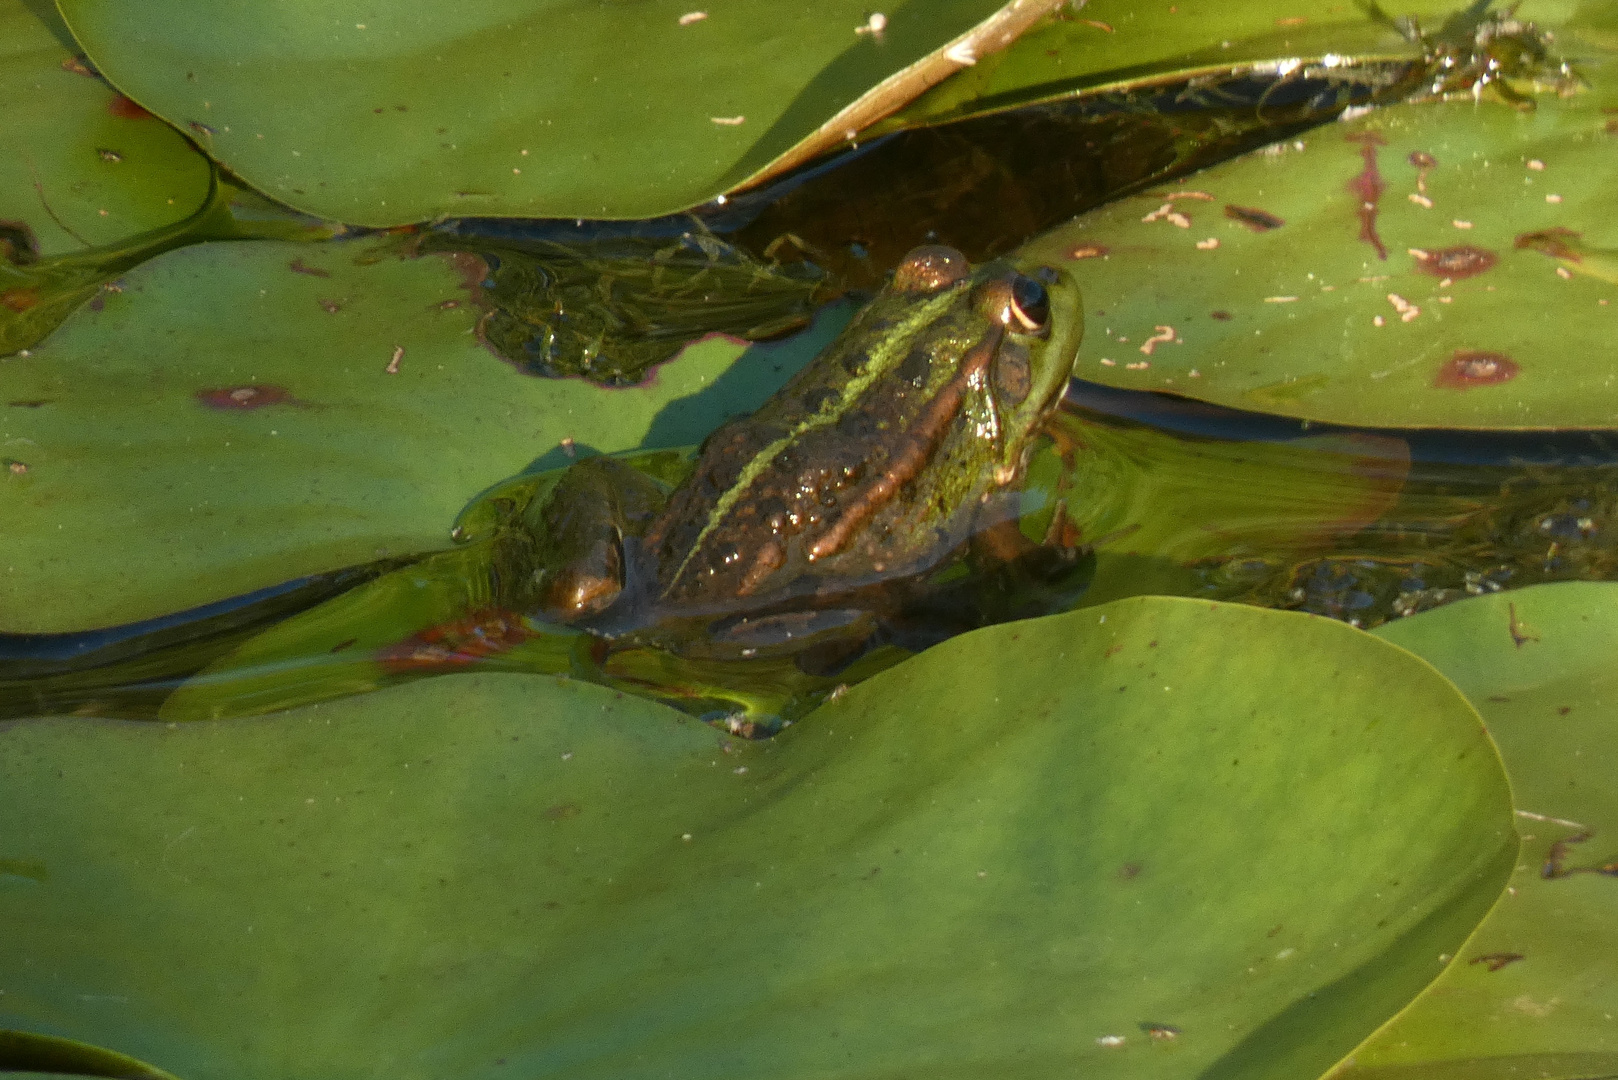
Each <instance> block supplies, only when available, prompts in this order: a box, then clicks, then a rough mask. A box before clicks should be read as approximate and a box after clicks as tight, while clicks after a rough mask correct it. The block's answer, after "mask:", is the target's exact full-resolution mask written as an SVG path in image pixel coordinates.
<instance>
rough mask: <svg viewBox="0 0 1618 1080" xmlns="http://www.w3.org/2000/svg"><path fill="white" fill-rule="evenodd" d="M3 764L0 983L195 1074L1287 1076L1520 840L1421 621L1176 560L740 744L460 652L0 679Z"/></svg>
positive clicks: (1437, 942) (1394, 978)
mask: <svg viewBox="0 0 1618 1080" xmlns="http://www.w3.org/2000/svg"><path fill="white" fill-rule="evenodd" d="M1282 656H1284V657H1285V663H1283V664H1278V663H1276V658H1277V657H1282ZM1242 673H1248V674H1249V676H1250V677H1241V675H1242ZM0 778H3V779H0V806H3V807H4V809H3V811H0V856H3V857H4V858H6V859H7V860H9V861H8V862H7V863H6V864H4V865H6V866H8V867H13V868H15V867H27V868H28V870H27V872H26V873H21V874H19V873H17V872H12V873H11V874H10V875H9V876H0V921H3V922H4V924H5V925H6V926H7V927H8V928H10V931H11V932H9V933H7V934H6V935H4V936H3V937H0V971H4V972H5V979H6V994H5V995H4V997H3V998H0V1026H8V1027H14V1028H18V1029H22V1030H28V1031H39V1032H42V1033H46V1034H54V1035H60V1036H65V1037H68V1038H74V1039H79V1040H83V1041H86V1042H90V1043H93V1044H95V1045H98V1046H104V1047H107V1048H109V1049H112V1050H116V1051H119V1052H122V1053H127V1054H131V1055H134V1056H136V1057H138V1058H140V1059H142V1060H145V1061H148V1062H151V1063H152V1064H153V1065H155V1066H157V1067H160V1068H163V1069H166V1070H168V1071H170V1072H173V1073H174V1074H175V1075H178V1076H182V1077H187V1078H191V1080H201V1078H204V1077H211V1076H230V1077H233V1078H236V1080H249V1078H251V1077H256V1076H265V1077H275V1078H277V1080H286V1078H295V1077H303V1076H308V1077H329V1076H333V1075H357V1074H360V1073H364V1074H367V1075H369V1074H373V1073H385V1074H387V1075H389V1076H394V1077H401V1078H409V1077H417V1076H443V1075H455V1076H460V1077H468V1078H474V1077H482V1076H490V1077H498V1076H504V1075H507V1074H510V1073H511V1072H512V1070H516V1071H517V1072H520V1073H522V1074H523V1075H528V1076H540V1075H554V1076H568V1077H590V1076H603V1077H605V1076H611V1077H615V1078H624V1077H636V1076H654V1075H656V1076H667V1075H675V1076H698V1075H700V1076H705V1077H727V1076H738V1077H741V1076H746V1077H767V1076H779V1077H799V1076H804V1075H810V1074H813V1075H818V1076H827V1077H834V1076H838V1077H843V1076H846V1077H856V1076H860V1077H876V1076H892V1075H899V1074H909V1073H912V1072H915V1071H917V1070H920V1071H923V1072H925V1073H926V1074H927V1075H929V1076H940V1077H956V1076H959V1077H968V1076H973V1077H977V1076H985V1075H994V1076H1002V1077H1008V1078H1015V1077H1047V1076H1070V1075H1073V1074H1074V1072H1075V1071H1077V1072H1080V1073H1082V1074H1084V1075H1087V1076H1117V1077H1153V1078H1164V1077H1197V1076H1220V1075H1231V1076H1236V1075H1239V1076H1242V1077H1258V1078H1270V1077H1274V1078H1276V1080H1280V1078H1282V1077H1297V1076H1311V1075H1316V1074H1318V1073H1319V1072H1320V1071H1321V1070H1322V1069H1324V1068H1325V1067H1326V1066H1327V1065H1329V1064H1330V1063H1331V1061H1332V1060H1333V1059H1334V1058H1336V1057H1337V1056H1338V1055H1340V1054H1341V1053H1343V1052H1344V1051H1346V1050H1347V1049H1348V1047H1349V1046H1351V1045H1352V1044H1353V1043H1354V1042H1355V1041H1356V1040H1358V1039H1359V1038H1360V1037H1362V1036H1363V1034H1364V1033H1365V1032H1366V1031H1368V1030H1370V1029H1371V1028H1372V1027H1374V1026H1375V1025H1376V1024H1377V1023H1378V1022H1379V1021H1380V1020H1381V1019H1382V1018H1384V1017H1385V1016H1387V1015H1388V1014H1389V1013H1390V1012H1392V1011H1393V1010H1394V1009H1396V1008H1397V1007H1398V1006H1399V1005H1400V1004H1401V1003H1402V1002H1404V1001H1405V1000H1407V999H1408V998H1409V997H1410V996H1411V995H1412V994H1414V993H1415V992H1416V991H1417V990H1418V989H1419V988H1420V987H1421V986H1422V985H1423V984H1424V983H1426V982H1427V981H1428V980H1429V979H1430V978H1431V977H1432V976H1433V975H1434V974H1436V971H1437V966H1436V965H1435V964H1434V962H1433V957H1434V956H1435V955H1437V953H1438V952H1441V951H1453V950H1454V949H1455V947H1456V946H1457V944H1458V943H1459V941H1460V940H1461V938H1462V937H1463V936H1464V935H1465V933H1466V932H1467V931H1468V930H1469V929H1470V927H1471V926H1472V925H1473V924H1474V923H1475V921H1476V920H1477V918H1478V917H1479V916H1480V915H1481V914H1482V912H1483V911H1484V910H1485V909H1486V907H1487V905H1488V904H1489V902H1490V901H1492V899H1493V898H1494V896H1495V895H1496V894H1497V893H1498V891H1499V888H1500V885H1501V882H1502V879H1503V878H1504V876H1505V874H1506V873H1507V872H1508V870H1509V867H1510V865H1511V862H1512V859H1513V856H1514V854H1515V850H1516V839H1515V836H1514V835H1513V834H1512V830H1511V827H1510V825H1511V822H1510V815H1509V801H1508V798H1507V791H1506V787H1505V783H1504V778H1503V776H1502V774H1501V772H1500V768H1499V765H1498V762H1497V759H1496V757H1495V754H1494V752H1493V749H1492V747H1491V746H1490V744H1489V742H1488V739H1487V737H1486V736H1485V735H1484V733H1483V731H1482V729H1481V727H1480V725H1479V724H1478V722H1477V718H1476V714H1475V713H1474V712H1473V710H1472V709H1471V708H1470V707H1469V706H1468V705H1467V704H1466V703H1465V701H1464V700H1463V699H1462V698H1461V697H1460V696H1459V695H1458V694H1456V692H1455V691H1454V689H1453V688H1452V687H1451V686H1450V685H1449V684H1448V683H1447V682H1446V681H1445V680H1443V679H1442V678H1440V677H1438V676H1437V675H1436V674H1435V673H1434V672H1433V671H1432V670H1431V669H1430V668H1429V667H1427V665H1426V664H1424V663H1423V662H1422V661H1420V660H1418V659H1416V658H1414V657H1413V656H1411V655H1409V654H1408V653H1405V652H1403V651H1401V650H1397V649H1393V648H1390V647H1389V646H1387V645H1384V644H1383V643H1381V642H1379V641H1377V640H1376V639H1374V638H1372V637H1370V636H1368V635H1364V634H1361V633H1359V632H1357V631H1354V630H1352V629H1350V628H1348V627H1345V626H1343V625H1341V624H1337V623H1331V622H1327V621H1325V620H1320V619H1315V618H1311V617H1308V616H1299V615H1292V614H1286V613H1278V612H1269V611H1262V610H1257V609H1251V608H1242V607H1233V606H1222V605H1213V604H1207V603H1202V602H1195V601H1186V600H1173V599H1164V598H1142V599H1136V600H1129V601H1124V602H1121V603H1118V604H1114V605H1109V606H1108V607H1105V608H1101V609H1094V610H1089V611H1084V612H1077V613H1072V614H1069V615H1064V616H1056V617H1052V618H1049V619H1043V620H1038V621H1035V622H1028V623H1017V624H1008V625H1005V626H1000V627H995V628H991V629H988V630H985V631H980V632H977V633H974V634H970V635H967V636H965V637H962V638H957V639H955V640H953V641H951V642H948V643H946V644H945V645H943V646H940V647H939V648H937V649H935V650H932V651H930V652H928V653H925V654H923V655H922V656H921V657H919V658H917V659H915V660H913V661H910V662H907V663H905V664H903V665H901V666H900V667H898V668H894V669H892V670H891V671H889V672H887V673H885V674H884V675H882V676H878V677H877V678H875V679H873V680H871V681H869V682H867V683H865V684H863V685H861V686H858V687H855V688H854V689H852V690H850V691H849V692H848V693H847V694H846V695H844V696H843V697H842V698H841V699H840V700H838V701H835V702H833V703H831V704H828V705H827V706H825V707H823V708H822V709H820V710H819V711H818V712H816V713H814V714H813V715H811V716H810V717H809V718H808V719H807V720H806V721H805V722H803V723H802V724H800V725H798V726H796V727H794V728H792V729H790V730H789V732H787V733H786V734H785V735H783V736H782V737H780V738H778V739H776V740H774V741H773V742H771V743H767V744H751V745H749V744H739V743H736V742H733V741H731V740H729V739H728V738H727V737H725V736H723V735H721V734H719V733H718V732H716V731H715V730H713V729H711V728H707V727H704V726H701V725H697V724H695V723H692V722H689V721H687V719H686V718H684V717H682V716H680V715H679V714H676V713H674V712H672V711H670V710H667V709H664V708H661V707H658V706H655V705H652V704H649V703H646V702H641V701H637V700H635V699H633V698H624V697H622V696H619V695H614V694H612V693H611V692H608V691H605V690H602V689H600V688H598V687H592V686H587V685H582V684H577V683H569V682H565V681H554V680H551V679H547V678H544V677H540V676H524V675H493V674H491V675H479V676H453V677H447V678H441V679H434V680H429V681H425V682H420V683H416V684H412V685H410V686H408V687H402V688H397V689H394V690H388V691H382V692H379V693H376V694H371V695H366V696H362V697H358V698H351V699H347V700H345V701H342V702H335V703H329V704H326V705H322V706H315V707H309V708H305V709H301V710H297V711H293V712H289V713H284V714H279V715H276V716H271V717H266V718H262V719H259V720H250V721H236V722H227V723H214V724H195V725H191V724H182V725H174V724H166V725H142V724H131V723H115V722H102V721H87V720H70V719H63V720H47V721H32V722H17V723H12V724H10V725H6V726H4V727H0ZM1417 821H1419V822H1420V823H1421V828H1419V829H1413V828H1411V823H1412V822H1417Z"/></svg>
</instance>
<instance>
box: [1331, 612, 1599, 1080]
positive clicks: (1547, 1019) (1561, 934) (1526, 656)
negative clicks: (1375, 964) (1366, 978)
mask: <svg viewBox="0 0 1618 1080" xmlns="http://www.w3.org/2000/svg"><path fill="white" fill-rule="evenodd" d="M1615 604H1618V586H1615V585H1611V584H1597V583H1586V582H1574V583H1566V584H1557V585H1540V586H1536V587H1534V588H1531V589H1523V590H1520V591H1517V592H1510V593H1503V594H1498V595H1493V596H1485V597H1477V598H1475V599H1470V600H1465V601H1462V602H1460V603H1457V604H1453V605H1451V606H1449V607H1446V608H1441V609H1439V610H1437V611H1430V612H1425V613H1423V614H1421V615H1417V616H1414V617H1412V618H1409V619H1404V620H1401V621H1399V622H1393V623H1389V624H1387V625H1386V626H1383V627H1381V628H1379V629H1378V630H1377V631H1376V634H1377V636H1379V637H1382V638H1384V639H1386V640H1388V641H1392V642H1395V643H1397V644H1400V645H1403V646H1404V647H1405V648H1407V649H1410V650H1411V651H1413V652H1415V653H1417V654H1419V655H1421V656H1422V657H1424V658H1426V659H1427V660H1430V661H1431V662H1432V663H1433V664H1434V665H1435V666H1436V667H1437V668H1438V669H1439V670H1440V671H1442V672H1443V673H1444V674H1445V675H1447V676H1449V677H1450V678H1451V679H1453V680H1454V681H1455V683H1456V685H1457V686H1459V687H1460V688H1461V690H1462V691H1463V692H1465V693H1466V695H1467V696H1468V697H1469V698H1471V700H1472V701H1473V703H1474V704H1476V705H1477V707H1478V710H1479V711H1480V712H1481V713H1482V714H1483V716H1484V718H1485V720H1486V721H1487V722H1488V725H1489V730H1490V732H1491V733H1492V734H1493V735H1494V739H1495V741H1496V743H1498V744H1499V746H1500V752H1501V755H1502V757H1503V758H1504V760H1505V763H1506V769H1507V771H1508V772H1509V774H1510V776H1511V786H1512V790H1513V793H1514V795H1515V798H1516V804H1517V814H1518V817H1517V823H1518V829H1519V830H1520V831H1521V832H1522V834H1523V842H1524V843H1523V853H1522V858H1521V859H1520V860H1519V862H1518V866H1517V871H1516V873H1515V874H1514V875H1513V876H1512V879H1511V888H1510V889H1509V890H1508V892H1507V895H1505V896H1504V897H1502V898H1501V900H1500V902H1499V904H1498V905H1497V906H1496V907H1495V909H1494V911H1493V912H1492V913H1491V914H1490V915H1489V918H1488V919H1487V920H1486V921H1485V922H1484V923H1483V925H1482V926H1481V927H1479V928H1478V931H1477V933H1476V934H1474V935H1473V936H1472V938H1471V939H1470V940H1469V941H1468V942H1467V943H1466V947H1465V948H1464V949H1463V950H1461V952H1460V953H1459V954H1458V956H1457V959H1456V963H1455V964H1454V965H1453V966H1451V967H1450V969H1449V970H1448V971H1446V972H1445V973H1444V975H1443V976H1442V977H1441V978H1440V979H1439V981H1438V982H1437V983H1435V984H1434V985H1433V987H1432V989H1431V990H1429V991H1428V992H1427V993H1426V994H1425V995H1424V996H1423V997H1422V998H1420V999H1419V1000H1418V1001H1417V1002H1416V1003H1415V1004H1414V1005H1412V1006H1411V1007H1410V1009H1409V1010H1408V1011H1407V1012H1405V1013H1404V1014H1403V1015H1401V1016H1400V1017H1399V1018H1398V1019H1396V1020H1395V1021H1394V1022H1393V1023H1392V1024H1390V1025H1389V1026H1388V1027H1387V1029H1386V1030H1384V1031H1382V1032H1380V1033H1379V1034H1378V1035H1377V1037H1376V1038H1375V1039H1373V1040H1371V1041H1370V1042H1369V1043H1367V1044H1366V1045H1365V1046H1363V1047H1361V1048H1360V1049H1359V1050H1358V1051H1357V1052H1356V1053H1355V1055H1354V1056H1355V1063H1356V1064H1355V1066H1354V1067H1352V1068H1348V1069H1345V1070H1344V1071H1343V1073H1342V1074H1341V1075H1342V1077H1343V1080H1349V1078H1353V1080H1414V1078H1416V1077H1421V1078H1423V1080H1425V1078H1429V1077H1431V1078H1435V1080H1451V1078H1457V1080H1458V1078H1463V1077H1464V1078H1466V1080H1504V1078H1507V1077H1519V1076H1533V1077H1541V1078H1544V1080H1574V1078H1585V1077H1597V1076H1602V1077H1604V1076H1613V1075H1618V987H1615V986H1614V983H1613V980H1612V979H1611V978H1610V972H1611V969H1612V964H1611V959H1612V957H1613V956H1614V955H1615V954H1618V929H1615V919H1614V914H1615V913H1618V791H1615V790H1614V787H1613V782H1612V778H1613V774H1614V771H1615V769H1618V750H1615V749H1614V748H1615V746H1618V708H1615V702H1618V674H1615V673H1614V671H1613V665H1612V655H1613V651H1614V649H1618V618H1615V617H1614V611H1615ZM1547 874H1549V875H1550V876H1547Z"/></svg>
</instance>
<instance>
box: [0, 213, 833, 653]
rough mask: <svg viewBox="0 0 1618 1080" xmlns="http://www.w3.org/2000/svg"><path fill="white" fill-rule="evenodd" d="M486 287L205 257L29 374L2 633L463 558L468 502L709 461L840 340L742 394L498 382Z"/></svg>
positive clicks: (786, 362) (436, 274) (47, 349)
mask: <svg viewBox="0 0 1618 1080" xmlns="http://www.w3.org/2000/svg"><path fill="white" fill-rule="evenodd" d="M466 284H467V283H466V281H465V278H464V276H463V275H462V273H461V272H460V271H459V270H458V269H457V267H456V265H455V264H454V262H453V261H452V260H451V259H450V258H448V257H446V256H431V257H425V258H421V259H415V260H399V259H396V258H394V257H392V256H391V255H388V254H386V253H385V252H383V251H373V250H371V249H368V248H365V247H362V246H360V245H357V244H334V245H329V246H322V247H311V246H309V245H303V244H290V243H277V242H271V241H267V242H255V243H224V244H203V245H197V246H193V247H189V248H186V249H184V250H181V251H174V252H170V253H169V254H167V255H164V256H162V257H160V258H158V259H154V260H152V261H150V262H148V263H146V264H144V265H142V266H140V267H138V268H136V269H135V270H133V271H131V272H130V273H129V274H128V275H127V276H126V277H125V278H124V279H123V285H122V286H121V291H118V292H109V293H106V294H105V296H104V303H103V304H101V305H100V309H99V310H96V309H95V306H94V305H92V306H90V307H86V308H83V309H81V310H80V311H78V312H77V313H76V314H75V315H74V316H73V317H72V318H71V319H69V321H68V322H67V323H66V324H65V325H64V326H63V327H62V328H61V329H60V330H59V331H58V332H57V333H56V334H55V335H53V336H52V337H51V339H50V340H49V341H48V342H46V344H45V345H44V346H43V347H41V348H39V349H38V350H36V351H34V353H33V354H32V355H31V356H28V357H17V358H13V359H12V360H9V361H7V362H6V365H5V373H6V397H5V400H4V401H3V402H0V406H3V409H4V411H3V413H0V415H3V418H4V423H3V426H0V432H3V433H4V448H3V453H4V455H5V458H6V462H7V465H8V471H7V472H6V473H5V474H4V475H3V476H0V483H3V485H4V489H3V493H0V499H4V505H5V513H4V515H3V523H0V536H3V537H4V545H5V548H6V558H5V560H4V561H3V562H0V570H3V571H4V574H3V577H0V626H3V627H4V629H5V630H7V631H11V632H41V631H69V630H85V629H91V628H95V627H99V626H108V625H113V624H119V623H127V622H132V621H135V620H140V619H147V618H152V617H156V616H160V615H166V614H169V613H171V612H174V611H178V610H181V609H184V608H188V607H191V606H193V605H197V604H205V603H210V602H213V601H216V600H220V599H222V598H225V597H230V596H234V595H237V594H241V593H246V592H250V591H252V590H254V589H259V588H263V587H266V586H270V585H276V584H279V583H281V582H285V581H290V580H292V579H295V578H299V577H303V576H305V575H308V574H318V573H323V572H326V571H331V570H336V569H340V568H343V567H347V566H351V565H357V564H364V563H369V562H371V561H372V560H375V559H377V558H382V557H389V556H393V555H409V554H414V553H420V552H425V551H430V550H434V549H436V548H440V547H444V546H447V544H448V543H449V529H450V525H451V523H452V522H453V520H454V518H455V515H456V513H457V512H458V511H459V510H460V509H461V508H462V506H463V505H464V504H465V503H466V502H467V500H468V499H470V498H471V497H472V496H474V495H475V494H476V493H477V492H478V491H480V490H481V489H483V488H485V487H487V486H488V485H490V484H492V483H494V482H496V481H498V480H501V479H503V478H505V477H508V476H510V475H512V474H513V473H517V472H520V471H522V470H523V469H524V467H525V466H526V465H528V464H529V463H530V462H534V461H535V460H536V459H539V458H541V457H542V456H543V455H546V454H547V453H549V454H550V457H549V458H547V459H545V460H544V461H543V462H542V467H552V466H555V465H559V464H563V463H565V462H566V461H567V460H568V457H567V454H566V453H565V452H564V449H563V448H562V444H563V443H564V440H567V444H566V445H567V447H572V446H573V445H574V442H573V441H574V440H576V442H577V444H578V446H579V447H580V448H581V449H589V448H591V447H597V448H601V449H622V448H625V447H630V446H635V445H641V444H645V445H654V446H656V445H685V444H689V443H692V442H695V441H697V440H699V439H700V438H701V437H702V436H703V435H705V434H706V433H707V432H708V431H709V430H711V429H712V428H713V427H714V426H717V425H718V424H719V423H720V422H721V421H723V420H724V419H726V418H728V417H729V416H731V415H734V414H736V413H739V412H743V411H747V410H749V409H751V408H754V407H756V405H757V404H758V402H759V401H761V400H763V398H764V397H765V396H767V395H768V393H769V392H771V391H772V390H773V389H774V388H775V387H776V386H778V385H779V384H780V383H781V382H782V381H784V380H785V378H786V377H787V375H789V374H790V373H791V371H792V370H795V369H796V367H797V366H798V365H800V364H801V363H802V362H803V360H804V359H806V358H807V357H808V356H809V355H812V354H813V353H814V352H815V351H817V350H818V348H819V347H820V346H821V345H822V344H823V343H824V342H825V340H826V339H827V337H828V336H829V333H830V332H831V331H832V330H834V329H835V322H834V321H832V322H828V323H827V325H826V328H825V329H824V330H822V329H819V328H817V329H816V330H815V331H814V332H812V333H809V334H805V335H800V336H799V337H797V338H794V339H793V340H792V341H791V342H789V343H786V344H784V345H782V346H779V347H776V346H762V347H759V351H757V352H756V353H754V354H752V355H750V356H749V357H748V358H747V359H746V360H744V361H743V362H742V363H740V364H739V365H737V366H736V367H735V368H734V370H728V369H730V367H731V364H732V362H733V361H735V360H736V359H737V357H738V356H739V355H740V354H741V353H742V352H743V349H742V347H741V346H739V345H736V344H732V343H730V342H726V341H714V342H711V343H709V344H706V345H703V346H701V347H698V348H695V349H693V350H691V351H690V352H689V353H688V354H687V356H686V357H685V358H684V359H682V360H681V361H680V362H678V363H676V364H673V365H669V366H667V367H665V369H664V370H663V372H662V373H661V374H660V375H659V377H658V379H657V380H656V381H655V382H651V383H648V384H647V385H645V386H643V387H640V388H637V389H634V390H622V391H605V390H601V389H599V388H595V387H590V386H587V385H583V384H555V383H540V382H536V381H535V380H532V379H527V378H525V377H523V376H521V375H519V374H518V373H517V372H516V371H514V370H513V369H512V368H511V367H510V366H508V365H506V364H504V363H501V362H500V361H499V360H497V359H495V358H494V357H491V356H490V355H489V354H488V353H487V352H486V351H484V350H483V349H482V348H480V347H479V346H478V344H477V342H476V340H475V339H474V337H473V336H472V334H471V333H470V331H471V330H472V329H473V327H474V322H475V320H474V316H473V312H472V308H471V306H470V304H469V303H468V293H467V291H466ZM400 350H402V351H400ZM692 395H699V396H697V397H694V398H693V397H692ZM682 399H690V400H688V401H685V403H684V404H683V405H681V406H680V407H678V408H671V406H672V405H673V403H674V402H676V401H681V400H682ZM69 582H71V585H70V586H69V585H67V584H66V583H69ZM64 587H67V588H70V589H71V593H72V595H73V597H74V601H73V603H72V604H71V605H67V604H62V603H60V602H59V601H60V597H61V596H62V595H63V592H62V590H63V589H64Z"/></svg>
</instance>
